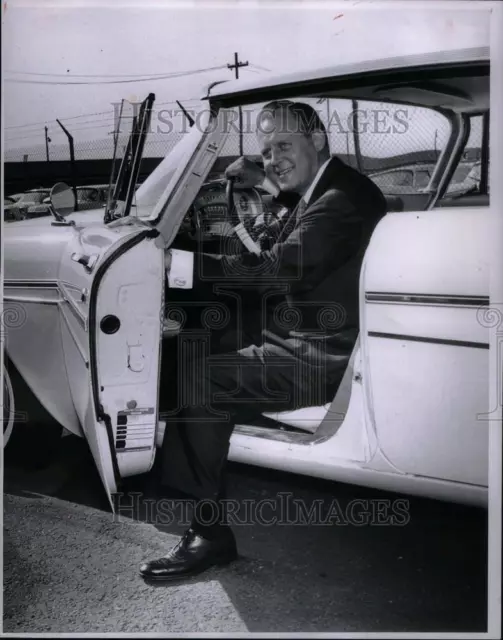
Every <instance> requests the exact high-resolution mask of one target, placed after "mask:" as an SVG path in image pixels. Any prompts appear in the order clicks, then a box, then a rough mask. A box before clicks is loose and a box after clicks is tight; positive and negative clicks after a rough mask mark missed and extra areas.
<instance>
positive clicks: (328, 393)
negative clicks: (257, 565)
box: [140, 100, 386, 580]
mask: <svg viewBox="0 0 503 640" xmlns="http://www.w3.org/2000/svg"><path fill="white" fill-rule="evenodd" d="M257 127H258V129H257V138H258V142H259V145H260V149H261V154H262V157H263V161H264V171H265V174H264V172H263V171H262V170H261V169H260V167H258V165H256V164H254V163H252V162H250V161H248V160H246V159H245V158H240V159H239V160H238V161H236V162H235V163H234V164H233V165H231V166H230V167H229V169H228V171H227V176H228V177H233V178H235V179H238V180H240V181H241V184H242V185H244V186H258V185H261V186H263V187H264V188H266V189H268V190H269V191H270V192H271V193H272V194H273V195H274V196H275V198H276V199H277V201H278V202H284V203H286V204H287V205H289V206H290V211H289V213H288V215H286V216H283V217H282V219H281V220H279V221H278V222H277V223H275V224H274V225H272V226H271V227H270V228H269V229H268V233H267V236H266V237H265V238H263V239H262V243H261V247H260V252H259V253H248V252H242V253H239V254H238V255H232V256H228V255H208V254H202V255H199V256H195V266H194V267H193V271H192V274H191V277H192V278H193V287H194V289H195V292H196V293H197V290H198V288H200V287H207V286H208V285H210V286H211V285H212V284H213V283H215V282H219V281H222V280H226V281H227V282H229V281H232V282H233V283H234V284H235V288H236V290H240V289H242V291H243V294H244V295H246V294H245V292H246V290H247V287H249V286H250V283H252V284H253V287H254V288H255V289H256V290H257V291H258V292H260V293H261V295H262V296H263V297H264V298H265V299H266V298H267V296H268V294H270V292H271V290H272V291H276V292H277V287H278V286H282V287H283V291H284V292H285V298H284V300H283V302H282V303H281V304H280V305H279V306H278V307H277V308H276V313H275V323H276V326H280V327H282V328H283V331H281V332H280V335H278V334H277V333H273V332H271V331H266V332H265V334H264V339H263V341H262V343H261V344H252V345H251V346H248V347H246V348H244V349H240V350H238V351H234V352H231V353H228V354H211V355H206V356H205V355H204V354H203V355H201V354H200V353H199V355H197V357H194V358H193V359H192V360H190V361H186V362H184V363H183V364H182V366H183V371H182V372H181V373H180V374H179V377H181V378H183V385H184V386H186V387H187V388H189V389H190V392H191V394H192V399H193V402H192V403H191V405H189V406H187V407H185V408H184V409H183V410H181V411H180V413H179V415H178V416H177V421H176V423H173V424H167V427H166V435H165V439H164V443H163V450H162V455H163V471H162V473H163V484H164V485H166V486H169V487H174V488H175V489H178V490H181V491H183V492H184V493H185V494H188V495H191V496H194V497H195V498H196V500H197V503H196V509H195V514H194V519H193V522H192V524H191V527H190V528H189V529H188V531H187V532H186V533H185V535H184V536H183V537H182V539H181V541H180V542H179V544H178V545H177V546H176V547H175V548H174V549H172V550H171V551H169V552H168V553H167V555H166V556H164V557H162V558H159V559H156V560H152V561H150V562H146V563H144V564H143V565H142V566H141V568H140V574H141V575H142V576H143V577H145V578H150V579H158V580H171V579H178V578H183V577H185V576H189V575H193V574H194V573H199V572H201V571H203V570H205V569H207V568H208V567H210V566H212V565H215V564H224V563H227V562H230V561H231V560H233V559H234V558H235V557H236V555H237V551H236V543H235V539H234V535H233V533H232V531H231V529H230V527H229V525H228V523H227V522H226V517H225V500H224V498H225V482H224V468H225V463H226V459H227V454H228V448H229V440H230V437H231V434H232V430H233V428H234V425H235V424H238V423H244V424H246V423H249V422H250V421H253V420H254V419H255V418H257V417H258V416H260V414H262V413H263V412H275V411H286V410H290V409H294V408H298V407H301V406H316V405H320V404H323V403H326V402H328V401H330V400H332V399H333V397H334V395H335V392H336V390H337V388H338V386H339V384H340V381H341V379H342V376H343V374H344V371H345V369H346V367H347V365H348V362H349V358H350V355H351V352H352V350H353V347H354V345H355V342H356V339H357V336H358V327H359V324H358V323H359V318H358V307H359V304H358V301H359V274H360V267H361V263H362V259H363V255H364V252H365V249H366V246H367V244H368V241H369V239H370V236H371V234H372V231H373V229H374V228H375V225H376V224H377V222H378V221H379V219H380V218H381V217H382V216H383V215H384V214H385V211H386V201H385V199H384V196H383V195H382V193H381V192H380V190H379V189H378V188H377V187H376V186H375V185H374V184H373V183H372V182H371V181H370V180H369V179H368V178H366V177H365V176H363V175H362V174H360V173H359V172H357V171H355V170H354V169H352V168H350V167H348V166H347V165H345V164H344V163H343V162H342V161H341V160H339V159H338V158H335V157H333V158H331V157H330V150H329V146H328V137H327V134H326V131H325V128H324V125H323V123H322V122H321V120H320V118H319V117H318V114H317V113H316V111H315V110H314V109H313V108H312V107H310V106H309V105H307V104H303V103H294V102H290V101H286V100H282V101H275V102H272V103H269V104H268V105H266V106H265V107H264V108H263V109H262V111H261V112H260V114H259V116H258V121H257ZM292 203H293V204H294V206H293V207H292ZM174 266H175V265H174V264H172V258H171V257H170V254H169V252H167V257H166V268H167V271H168V273H170V272H171V270H173V269H174ZM201 290H202V289H201Z"/></svg>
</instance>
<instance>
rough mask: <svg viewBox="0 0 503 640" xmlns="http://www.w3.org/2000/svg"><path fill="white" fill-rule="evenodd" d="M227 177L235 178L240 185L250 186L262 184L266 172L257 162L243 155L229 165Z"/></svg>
mask: <svg viewBox="0 0 503 640" xmlns="http://www.w3.org/2000/svg"><path fill="white" fill-rule="evenodd" d="M225 177H226V178H227V179H228V178H235V179H236V182H237V184H239V186H240V187H245V188H250V187H256V186H257V185H259V184H262V182H263V181H264V178H265V173H264V172H263V171H262V169H261V168H260V167H259V166H258V165H257V164H255V162H252V160H248V158H245V157H244V156H241V158H238V159H237V160H236V161H234V162H233V163H232V164H230V165H229V166H228V167H227V169H226V170H225Z"/></svg>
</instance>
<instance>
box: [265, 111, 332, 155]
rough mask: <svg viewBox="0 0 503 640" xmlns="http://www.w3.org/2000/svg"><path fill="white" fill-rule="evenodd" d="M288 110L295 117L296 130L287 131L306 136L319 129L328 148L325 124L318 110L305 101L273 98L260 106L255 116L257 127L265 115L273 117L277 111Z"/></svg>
mask: <svg viewBox="0 0 503 640" xmlns="http://www.w3.org/2000/svg"><path fill="white" fill-rule="evenodd" d="M287 112H290V113H291V114H293V115H294V116H295V118H296V121H297V123H298V131H292V132H289V133H303V134H304V135H306V136H309V135H311V134H312V133H314V132H315V131H321V132H322V133H323V134H324V136H325V143H326V147H327V149H328V135H327V130H326V128H325V125H324V124H323V122H322V120H321V118H320V116H319V115H318V112H317V111H316V109H314V107H312V106H311V105H310V104H307V103H305V102H293V101H292V100H273V101H272V102H268V103H267V104H266V105H264V106H263V107H262V109H261V110H260V113H259V114H258V118H257V128H258V129H259V130H260V131H261V129H260V123H261V122H262V120H265V118H267V116H269V117H273V118H275V117H276V115H277V114H278V113H287Z"/></svg>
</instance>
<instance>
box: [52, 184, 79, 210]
mask: <svg viewBox="0 0 503 640" xmlns="http://www.w3.org/2000/svg"><path fill="white" fill-rule="evenodd" d="M50 202H51V205H52V208H53V209H54V211H55V212H56V213H57V214H59V215H60V216H65V215H68V214H69V213H73V211H75V204H76V203H75V195H74V193H73V190H72V189H71V187H69V186H68V185H67V184H65V183H64V182H57V183H56V184H55V185H54V186H53V188H52V189H51V195H50Z"/></svg>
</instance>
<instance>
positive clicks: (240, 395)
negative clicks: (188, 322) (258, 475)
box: [161, 334, 354, 500]
mask: <svg viewBox="0 0 503 640" xmlns="http://www.w3.org/2000/svg"><path fill="white" fill-rule="evenodd" d="M353 344H354V341H353V340H350V341H349V342H346V345H345V348H343V349H342V350H340V351H339V352H337V353H330V352H327V348H326V342H325V341H324V340H316V339H315V340H305V339H299V338H289V339H282V338H279V337H275V336H271V334H269V335H268V339H267V340H266V341H265V342H264V343H263V344H262V345H261V346H256V345H251V346H248V347H246V348H244V349H241V350H239V351H234V352H229V353H217V354H210V353H209V352H208V349H207V348H206V349H205V348H204V345H203V348H201V344H200V345H196V348H193V349H189V348H187V349H183V348H182V349H180V348H179V349H178V352H179V361H178V367H177V368H178V375H177V380H178V389H179V392H178V393H177V403H176V404H177V406H176V407H174V408H172V409H171V410H170V411H169V412H168V415H167V417H166V431H165V436H164V442H163V446H162V451H161V455H162V468H161V483H162V485H164V486H165V487H171V488H174V489H176V490H178V491H182V492H183V493H185V494H189V495H191V496H194V497H195V498H196V499H199V500H219V499H221V498H222V497H225V494H226V487H225V480H224V468H225V463H226V460H227V455H228V451H229V441H230V437H231V435H232V431H233V429H234V426H235V425H236V424H250V423H252V422H253V421H254V420H256V419H257V418H259V417H260V415H261V414H262V413H263V412H276V411H287V410H293V409H296V408H300V407H307V406H319V405H321V404H325V403H327V402H329V401H331V400H332V399H333V397H334V395H335V392H336V390H337V388H338V386H339V384H340V382H341V380H342V377H343V375H344V372H345V370H346V367H347V365H348V362H349V359H350V355H351V351H352V346H353ZM192 346H193V347H194V343H192ZM198 346H199V348H198ZM161 392H162V389H161Z"/></svg>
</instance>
